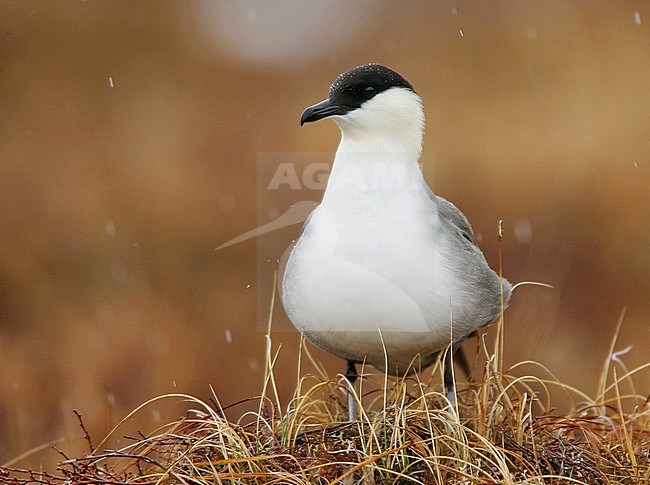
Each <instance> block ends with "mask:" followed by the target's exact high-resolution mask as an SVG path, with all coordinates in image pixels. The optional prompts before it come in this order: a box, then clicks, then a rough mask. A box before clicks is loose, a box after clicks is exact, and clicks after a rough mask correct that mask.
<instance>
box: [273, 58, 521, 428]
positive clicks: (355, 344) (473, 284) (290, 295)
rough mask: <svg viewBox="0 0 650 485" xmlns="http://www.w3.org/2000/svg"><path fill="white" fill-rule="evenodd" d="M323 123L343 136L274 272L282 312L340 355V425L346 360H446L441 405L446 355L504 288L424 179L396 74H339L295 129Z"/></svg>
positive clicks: (402, 367) (414, 103) (352, 404)
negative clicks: (280, 268) (319, 192)
mask: <svg viewBox="0 0 650 485" xmlns="http://www.w3.org/2000/svg"><path fill="white" fill-rule="evenodd" d="M328 118H329V119H332V120H333V121H334V122H335V123H336V124H337V125H338V127H339V129H340V131H341V140H340V144H339V146H338V149H337V151H336V155H335V157H334V161H333V164H332V169H331V172H330V175H329V179H328V181H327V186H326V188H325V191H324V193H323V196H322V201H321V203H320V204H319V205H318V206H317V207H316V208H315V209H314V210H313V211H312V212H311V214H310V215H309V217H308V218H307V220H306V221H305V223H304V225H303V228H302V232H301V233H300V236H299V237H298V239H297V240H296V242H295V245H294V247H293V248H292V249H291V252H290V254H289V257H288V260H287V262H286V267H285V268H284V274H283V276H282V281H281V297H282V303H283V306H284V309H285V311H286V314H287V316H288V317H289V319H290V321H291V322H292V323H293V325H294V326H295V327H296V328H297V329H298V331H299V332H300V333H302V335H303V336H304V337H305V338H306V339H307V340H309V341H310V342H311V343H313V344H314V345H316V346H317V347H319V348H321V349H323V350H325V351H327V352H329V353H331V354H334V355H336V356H338V357H340V358H342V359H344V360H346V361H347V368H346V372H345V377H346V378H347V380H348V386H349V387H350V392H349V393H348V417H349V419H350V421H353V420H355V419H356V415H357V410H356V401H355V399H354V396H353V395H352V392H351V389H352V388H353V386H354V384H355V381H356V379H357V377H358V374H357V369H356V364H363V365H366V364H369V365H371V366H373V367H375V368H376V369H378V370H380V371H382V372H385V373H387V374H389V375H393V376H404V375H406V374H408V373H411V372H414V371H415V370H416V368H419V369H423V368H426V367H427V366H430V365H432V364H433V363H434V362H435V361H436V359H437V358H438V357H439V356H442V355H445V356H446V357H445V361H444V367H445V371H444V379H443V380H444V386H445V390H446V392H447V396H448V398H449V399H450V402H451V401H453V400H454V399H455V390H454V385H453V384H454V382H453V373H452V372H453V371H452V366H453V361H452V358H451V357H452V354H453V353H454V352H455V351H456V350H457V349H458V348H459V347H460V344H461V343H462V342H463V340H465V339H466V338H467V337H468V336H470V335H471V334H473V333H475V332H476V330H477V329H478V328H480V327H483V326H485V325H488V324H490V323H492V322H494V321H495V320H496V319H497V318H498V317H499V316H500V315H501V312H502V311H503V309H504V308H505V307H506V306H507V305H508V301H509V299H510V295H511V292H512V285H511V284H510V282H508V280H507V279H505V278H503V277H501V276H499V275H498V274H497V273H496V272H495V271H494V270H493V269H491V268H490V266H489V265H488V263H487V261H486V259H485V257H484V255H483V253H482V252H481V250H480V249H479V247H478V245H477V242H476V237H475V235H474V232H473V230H472V228H471V226H470V224H469V222H468V220H467V218H466V217H465V215H464V214H463V213H462V212H461V211H460V210H459V209H458V208H457V207H456V206H455V205H454V204H452V203H451V202H449V201H448V200H446V199H444V198H442V197H440V196H437V195H435V194H434V193H433V191H432V190H431V188H430V187H429V185H428V184H427V182H426V180H425V179H424V175H423V173H422V170H421V168H420V165H419V159H420V156H421V153H422V143H423V134H424V125H425V119H424V110H423V103H422V99H421V98H420V96H419V95H418V94H417V92H416V91H415V90H414V88H413V86H412V85H411V84H410V83H409V82H408V81H407V80H406V79H405V78H404V77H402V76H401V75H400V74H398V73H397V72H395V71H394V70H392V69H390V68H388V67H386V66H382V65H379V64H364V65H361V66H357V67H354V68H352V69H349V70H347V71H345V72H343V73H342V74H340V75H339V76H338V77H337V78H336V80H335V81H334V82H333V83H332V85H331V86H330V88H329V94H328V96H327V98H326V99H325V100H324V101H321V102H320V103H317V104H314V105H313V106H310V107H308V108H306V109H305V110H304V111H303V113H302V115H301V117H300V125H301V126H302V125H304V124H306V123H311V122H315V121H319V120H322V119H328ZM448 348H449V350H448V351H446V349H448ZM445 351H446V352H445Z"/></svg>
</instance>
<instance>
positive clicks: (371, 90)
mask: <svg viewBox="0 0 650 485" xmlns="http://www.w3.org/2000/svg"><path fill="white" fill-rule="evenodd" d="M395 87H397V88H405V89H409V90H410V91H414V90H413V86H411V84H410V83H409V82H408V81H407V80H406V79H404V78H403V77H402V76H400V75H399V74H398V73H396V72H395V71H393V70H392V69H389V68H387V67H386V66H381V65H379V64H365V65H363V66H358V67H353V68H352V69H349V70H347V71H345V72H344V73H343V74H341V75H339V77H337V78H336V81H334V83H332V86H331V87H330V92H329V97H328V98H327V99H326V100H325V101H322V102H320V103H318V104H316V105H314V106H310V107H309V108H307V109H306V110H305V111H304V112H303V113H302V116H301V118H300V124H301V125H302V124H304V123H308V122H310V121H317V120H320V119H322V118H327V117H328V116H334V115H344V114H346V113H349V112H350V111H353V110H355V109H357V108H360V107H361V105H362V104H363V103H365V102H366V101H368V100H369V99H372V98H374V97H375V96H376V95H377V94H379V93H381V92H382V91H386V90H387V89H390V88H395Z"/></svg>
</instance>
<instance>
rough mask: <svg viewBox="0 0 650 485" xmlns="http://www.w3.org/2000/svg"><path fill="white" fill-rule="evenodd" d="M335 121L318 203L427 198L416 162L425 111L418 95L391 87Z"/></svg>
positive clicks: (371, 204) (403, 201) (370, 204)
mask: <svg viewBox="0 0 650 485" xmlns="http://www.w3.org/2000/svg"><path fill="white" fill-rule="evenodd" d="M334 120H335V121H336V123H337V124H338V125H339V128H340V129H341V143H340V145H339V148H338V150H337V152H336V157H335V159H334V166H333V167H332V172H331V174H330V178H329V181H328V184H327V190H326V191H325V194H324V196H323V205H329V204H330V203H331V204H336V205H345V204H353V205H358V204H361V205H366V204H368V207H369V208H370V207H375V209H378V210H381V208H382V207H384V203H383V202H388V201H391V202H390V206H392V207H394V208H395V209H396V210H401V209H403V206H404V204H409V203H413V202H415V201H414V199H417V200H420V199H422V198H427V199H428V194H429V189H428V187H427V186H426V182H425V180H424V177H423V175H422V171H421V170H420V166H419V165H418V160H419V158H420V154H421V151H422V136H423V132H424V111H423V109H422V100H421V99H420V97H419V96H418V95H417V94H415V93H414V92H413V91H411V90H408V89H403V88H392V89H389V90H387V91H384V92H382V93H380V94H378V95H377V96H375V97H374V98H373V99H371V100H369V101H367V102H365V103H364V104H363V105H362V107H361V108H358V109H356V110H354V111H351V112H350V113H348V114H346V115H344V116H336V117H334ZM396 200H397V201H399V202H398V203H395V201H396ZM348 209H352V207H351V206H350V205H348Z"/></svg>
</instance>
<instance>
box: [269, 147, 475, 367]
mask: <svg viewBox="0 0 650 485" xmlns="http://www.w3.org/2000/svg"><path fill="white" fill-rule="evenodd" d="M391 158H392V159H391ZM394 158H395V157H394V155H392V156H379V155H378V154H373V155H372V156H371V155H369V154H362V155H360V154H358V153H357V154H355V155H353V156H351V155H349V154H348V155H344V154H339V155H337V160H336V162H335V165H334V166H335V169H334V170H333V172H332V175H331V178H330V181H329V184H328V188H327V191H326V194H325V196H324V198H323V203H322V204H321V205H320V206H319V207H318V208H317V209H316V211H315V212H314V214H313V215H312V217H311V219H310V221H309V223H308V225H307V226H306V227H305V229H304V231H303V234H302V235H301V237H300V239H299V241H298V242H297V244H296V246H295V247H294V249H293V251H292V253H291V255H290V257H289V261H288V263H287V268H286V271H285V275H284V280H283V285H282V288H283V303H284V306H285V309H286V311H287V314H288V315H289V318H290V319H291V321H292V322H293V323H294V325H295V326H296V327H297V328H298V329H299V330H300V331H301V332H303V333H304V335H305V336H306V337H307V338H308V339H309V340H311V341H312V342H313V343H315V344H316V345H318V346H320V347H321V348H323V349H324V350H327V351H329V352H331V353H333V354H335V355H338V356H340V357H342V358H345V359H349V360H357V361H363V360H364V359H365V360H366V361H367V362H368V363H370V364H372V365H374V366H376V367H379V368H381V369H383V368H384V367H385V357H386V355H385V353H388V356H387V357H388V360H389V361H390V362H391V363H393V362H394V363H396V364H397V365H399V367H400V368H401V367H405V366H408V364H409V363H410V362H411V360H412V359H413V357H414V356H415V355H416V354H421V355H422V356H424V355H428V354H431V353H433V352H436V351H439V350H441V349H443V348H444V347H446V346H447V345H448V344H449V343H450V341H451V338H452V316H453V315H454V314H455V313H457V314H458V315H462V314H463V313H466V309H465V308H464V307H465V306H467V303H468V291H469V288H468V287H467V284H466V281H465V280H464V279H463V278H461V277H459V275H458V268H457V267H455V265H454V260H453V258H452V259H451V260H450V258H449V254H448V253H449V248H450V245H451V244H452V242H451V241H450V236H451V235H450V234H446V233H444V232H442V231H440V230H439V229H440V221H439V219H438V213H437V208H436V206H435V203H434V202H433V200H431V198H430V196H429V192H428V191H427V190H426V187H425V186H424V184H425V181H424V179H423V177H422V174H421V172H420V170H419V167H418V166H417V164H416V163H414V162H413V163H404V161H403V160H402V158H403V157H400V158H399V160H395V159H394ZM397 161H399V163H396V162H397ZM382 164H383V165H384V166H382ZM386 174H389V175H386ZM453 320H454V327H455V331H454V334H456V336H458V335H457V334H458V332H459V331H464V330H465V329H464V328H459V327H458V322H457V321H456V320H457V319H456V318H454V319H453ZM464 326H465V325H462V324H461V327H464Z"/></svg>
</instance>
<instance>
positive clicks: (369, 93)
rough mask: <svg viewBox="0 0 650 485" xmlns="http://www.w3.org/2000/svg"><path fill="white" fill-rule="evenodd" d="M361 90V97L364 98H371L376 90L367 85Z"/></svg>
mask: <svg viewBox="0 0 650 485" xmlns="http://www.w3.org/2000/svg"><path fill="white" fill-rule="evenodd" d="M362 92H363V97H364V98H366V99H370V98H372V97H373V96H374V95H375V94H377V90H376V89H375V88H373V87H372V86H368V87H367V88H364V90H363V91H362Z"/></svg>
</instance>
